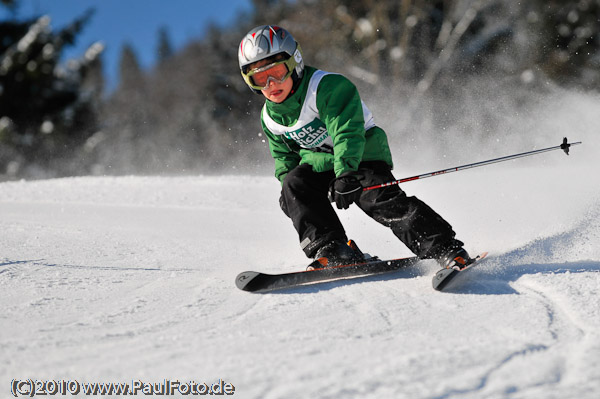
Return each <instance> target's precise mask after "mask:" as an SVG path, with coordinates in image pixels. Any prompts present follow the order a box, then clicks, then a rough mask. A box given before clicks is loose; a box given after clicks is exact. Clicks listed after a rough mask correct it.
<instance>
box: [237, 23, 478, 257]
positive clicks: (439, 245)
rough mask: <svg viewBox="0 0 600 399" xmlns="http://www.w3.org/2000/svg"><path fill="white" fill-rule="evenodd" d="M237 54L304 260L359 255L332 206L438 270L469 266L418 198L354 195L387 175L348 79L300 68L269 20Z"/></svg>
mask: <svg viewBox="0 0 600 399" xmlns="http://www.w3.org/2000/svg"><path fill="white" fill-rule="evenodd" d="M238 58H239V66H240V69H241V73H242V76H243V78H244V80H245V82H246V84H247V85H248V86H250V88H251V89H252V90H253V91H254V92H255V93H262V95H263V96H264V97H265V98H266V101H265V105H264V107H263V109H262V113H261V122H262V128H263V130H264V133H265V135H266V137H267V138H268V142H269V148H270V151H271V155H272V156H273V158H274V160H275V176H276V177H277V179H279V180H280V182H281V184H282V190H281V197H280V199H279V203H280V206H281V209H282V210H283V212H284V213H285V214H286V215H287V216H288V217H289V218H290V219H291V220H292V222H293V224H294V227H295V228H296V231H297V232H298V235H299V239H300V246H301V248H302V250H303V251H304V253H305V254H306V256H308V257H309V258H314V259H320V261H321V263H322V264H326V265H328V266H335V265H340V264H348V263H353V262H360V261H361V260H363V259H364V258H363V255H362V253H361V252H360V250H359V249H358V248H357V246H356V245H355V244H354V242H353V241H348V238H347V237H346V233H345V231H344V227H343V226H342V224H341V223H340V220H339V218H338V216H337V214H336V211H335V210H334V209H333V206H332V205H331V202H335V204H336V206H337V208H338V209H347V208H348V207H349V206H350V205H351V204H352V203H356V204H357V205H358V207H359V208H360V209H362V210H363V211H364V212H365V213H366V214H367V215H368V216H370V217H371V218H373V219H375V220H376V221H377V222H379V223H381V224H383V225H384V226H387V227H389V228H391V230H392V231H393V233H394V234H395V235H396V236H397V237H398V238H399V239H400V240H401V241H402V242H403V243H404V244H405V245H406V246H407V247H408V248H409V249H410V250H411V251H412V252H413V253H414V254H416V255H417V256H418V257H419V258H421V259H437V260H438V262H439V263H440V265H441V266H442V267H445V268H448V267H457V268H462V267H464V265H465V264H466V263H468V261H469V259H470V258H469V255H468V253H467V252H466V251H465V250H464V249H463V243H462V242H460V241H458V240H457V239H455V233H454V231H453V230H452V227H451V226H450V225H449V224H448V223H447V222H446V221H445V220H444V219H442V217H441V216H439V215H438V214H437V213H436V212H434V211H433V210H432V209H431V208H430V207H429V206H427V205H426V204H425V203H424V202H422V201H420V200H419V199H417V198H416V197H409V196H407V195H406V194H405V193H404V192H403V191H402V190H401V189H400V188H399V187H398V186H397V185H392V186H387V187H384V188H381V189H376V190H369V191H363V187H367V186H371V185H376V184H381V183H385V182H389V181H393V180H395V178H394V176H393V175H392V173H391V169H392V166H393V165H392V155H391V153H390V149H389V146H388V142H387V136H386V133H385V132H384V131H383V129H381V128H380V127H379V126H377V125H376V124H375V121H374V119H373V115H372V114H371V111H369V109H368V108H367V107H366V106H365V104H364V103H363V102H362V100H361V98H360V96H359V94H358V91H357V89H356V87H355V86H354V85H353V84H352V83H351V82H350V81H349V80H348V79H347V78H345V77H344V76H342V75H339V74H334V73H329V72H324V71H321V70H318V69H316V68H313V67H310V66H305V65H304V61H303V58H302V51H301V49H300V46H299V44H298V43H297V42H296V40H294V38H293V37H292V35H291V34H290V33H289V32H287V31H286V30H285V29H282V28H280V27H278V26H271V25H266V26H259V27H257V28H254V29H252V30H251V31H250V32H248V34H247V35H246V36H245V37H244V38H243V39H242V41H241V43H240V47H239V51H238ZM330 201H331V202H330Z"/></svg>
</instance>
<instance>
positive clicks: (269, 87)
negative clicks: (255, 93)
mask: <svg viewBox="0 0 600 399" xmlns="http://www.w3.org/2000/svg"><path fill="white" fill-rule="evenodd" d="M268 62H269V61H267V60H261V61H258V62H256V63H255V64H253V65H252V66H251V68H252V69H255V68H261V67H263V66H265V65H267V64H268ZM280 67H283V68H285V65H284V64H279V65H277V67H275V68H272V70H273V71H266V72H271V73H273V74H274V78H273V79H266V78H265V79H264V80H266V82H267V83H266V87H265V88H263V89H262V90H261V93H262V94H263V96H265V97H266V98H267V99H268V100H270V101H273V102H274V103H281V102H283V101H285V99H286V98H287V97H288V95H289V94H290V92H291V91H292V86H293V85H294V82H293V80H292V79H291V78H290V77H288V78H287V79H285V80H284V81H280V80H278V79H277V78H278V76H275V74H276V73H278V71H277V70H276V68H280ZM286 71H287V70H286ZM284 75H285V74H284Z"/></svg>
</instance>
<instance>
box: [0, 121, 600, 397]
mask: <svg viewBox="0 0 600 399" xmlns="http://www.w3.org/2000/svg"><path fill="white" fill-rule="evenodd" d="M572 136H573V137H570V138H572V139H577V140H582V141H583V145H581V146H577V147H573V149H572V150H571V155H570V156H569V157H566V156H565V155H564V154H563V153H562V152H560V151H555V152H551V153H548V154H543V155H538V156H535V157H532V158H531V159H528V160H517V161H511V162H507V163H504V164H499V165H493V166H489V167H484V168H479V169H473V170H468V171H464V172H460V173H454V174H450V175H446V176H442V177H436V178H431V179H426V180H423V181H419V182H411V183H408V184H406V185H404V186H403V188H404V189H405V191H407V193H409V194H410V195H416V196H418V197H419V198H421V199H423V200H424V201H425V202H427V203H428V204H429V205H431V206H432V207H433V208H434V209H436V210H437V211H438V212H439V213H441V214H442V215H443V216H444V217H445V218H446V219H447V220H449V221H450V222H451V223H452V224H453V226H454V228H455V230H456V231H457V232H458V237H459V238H460V239H462V240H463V241H464V242H465V243H466V248H467V249H468V250H469V251H470V252H471V253H477V252H483V251H489V252H490V255H489V258H488V259H487V260H486V261H485V263H482V264H481V265H480V266H478V267H477V268H475V269H473V270H472V272H470V273H469V274H468V275H466V276H465V279H464V280H463V282H462V284H461V285H460V286H457V287H456V288H455V289H454V290H453V291H452V292H449V293H440V292H436V291H434V290H433V289H432V288H431V278H432V276H433V274H434V273H435V271H436V268H437V267H436V265H435V262H433V261H424V262H422V263H421V264H420V265H419V266H418V267H416V268H414V269H413V270H405V271H401V272H398V273H396V274H393V275H386V276H377V277H370V278H366V279H360V280H344V281H341V282H331V283H326V284H324V285H320V286H312V287H302V288H298V289H294V290H290V291H286V292H283V293H272V294H250V293H246V292H242V291H240V290H238V289H237V288H236V287H235V285H234V279H235V276H236V275H237V274H238V273H239V272H241V271H244V270H263V271H267V272H284V271H291V270H296V269H298V268H301V267H302V266H303V265H305V264H306V263H307V259H306V258H304V255H303V253H302V252H301V251H300V249H299V246H298V243H297V237H296V235H295V232H294V230H293V227H292V226H291V223H289V221H288V220H287V219H286V217H285V216H284V215H283V213H282V212H281V211H280V210H279V207H278V197H279V189H280V187H279V184H278V182H277V181H276V180H275V179H274V178H272V177H255V176H221V177H215V176H183V177H80V178H64V179H53V180H43V181H17V182H5V183H0V209H1V215H2V217H1V218H0V228H1V229H2V232H3V233H2V234H1V235H0V302H1V303H2V311H1V312H0V322H1V325H2V328H1V329H0V353H1V354H2V357H1V360H0V396H2V397H9V392H10V385H11V380H12V379H29V378H31V379H40V380H60V379H67V380H77V381H79V382H105V381H106V382H131V381H132V380H142V381H144V382H162V381H163V380H165V379H173V380H180V381H191V380H194V381H197V382H207V383H208V384H211V383H213V382H215V381H218V380H219V379H221V380H223V381H226V382H228V383H231V384H233V386H235V394H234V395H233V396H234V397H239V398H265V399H271V398H301V397H314V398H410V399H414V398H432V399H433V398H440V399H441V398H461V399H465V398H466V399H468V398H477V399H480V398H542V397H543V398H596V397H598V394H599V393H600V299H599V296H598V293H599V292H600V245H599V244H598V242H599V238H600V184H598V183H600V178H599V177H598V172H600V170H599V169H600V168H599V167H598V161H597V153H598V142H599V139H598V138H595V137H594V134H593V132H589V133H587V134H586V133H585V132H579V131H578V132H576V134H572ZM576 136H578V137H576ZM560 140H562V137H554V141H556V143H554V142H553V141H552V142H547V146H552V145H557V144H559V142H560ZM522 150H523V151H525V150H528V148H523V149H522ZM494 155H496V156H502V155H508V154H506V153H503V152H500V153H498V152H496V154H494ZM478 160H483V159H479V158H474V159H472V161H478ZM445 166H454V165H452V164H446V165H445ZM398 169H399V168H398V167H397V170H396V175H397V177H398V178H400V177H407V176H406V175H405V174H404V173H402V170H398ZM429 169H430V168H427V167H426V165H425V164H423V167H422V169H420V170H418V171H416V172H417V173H418V172H427V171H429ZM340 216H341V218H342V220H343V223H344V224H345V225H346V226H347V230H348V234H349V236H350V237H352V238H354V239H355V240H356V241H357V242H358V244H359V246H360V247H361V248H362V249H363V250H365V251H366V252H370V253H373V254H377V255H380V256H382V257H399V256H405V255H409V252H408V250H407V249H406V248H405V247H404V246H403V245H402V244H401V243H400V242H399V241H397V239H396V238H395V237H394V236H393V235H392V234H391V232H390V231H389V230H388V229H386V228H384V227H381V226H379V225H377V224H376V223H375V222H374V221H372V220H371V219H369V218H368V217H366V216H365V215H364V214H362V213H361V212H360V211H359V210H357V209H355V208H351V209H350V210H348V211H345V212H340ZM74 397H84V395H83V394H80V395H78V396H74ZM106 397H108V396H106ZM115 397H116V396H115ZM154 397H157V396H154ZM175 397H176V396H175ZM181 397H183V396H181Z"/></svg>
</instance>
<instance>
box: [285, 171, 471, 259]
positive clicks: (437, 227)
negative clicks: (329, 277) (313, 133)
mask: <svg viewBox="0 0 600 399" xmlns="http://www.w3.org/2000/svg"><path fill="white" fill-rule="evenodd" d="M356 175H357V176H358V177H359V179H360V182H361V184H362V186H363V187H368V186H373V185H376V184H381V183H386V182H390V181H394V180H396V179H395V178H394V176H393V175H392V173H391V171H390V167H389V166H388V165H387V164H386V163H385V162H380V161H369V162H363V163H361V164H360V167H359V170H358V171H357V172H356ZM334 179H335V173H334V172H333V171H327V172H314V171H313V170H312V166H311V165H308V164H304V165H300V166H297V167H296V168H294V169H292V170H291V171H290V172H289V173H288V175H287V176H286V177H285V179H284V180H283V186H282V190H281V198H280V205H281V209H282V210H283V212H284V213H285V214H286V215H287V216H288V217H289V218H290V219H292V222H293V224H294V227H295V228H296V231H297V232H298V235H299V237H300V246H301V247H302V250H303V251H304V253H305V254H306V256H308V257H309V258H312V257H313V256H314V255H315V253H316V252H317V250H318V249H319V248H320V247H321V246H323V245H324V244H326V243H327V242H329V241H332V240H335V239H341V240H344V241H347V239H348V238H347V237H346V233H345V231H344V227H343V226H342V224H341V222H340V219H339V218H338V216H337V213H336V211H335V210H334V209H333V206H332V204H331V203H330V202H329V200H328V198H327V193H328V190H329V186H330V184H331V182H332V181H333V180H334ZM357 205H358V206H359V207H360V209H362V210H363V211H364V212H365V213H366V214H367V215H369V216H370V217H371V218H373V219H375V220H376V221H377V222H379V223H381V224H383V225H384V226H387V227H389V228H391V230H392V231H393V233H394V234H395V235H396V237H398V238H399V239H400V241H402V242H403V243H404V244H405V245H406V246H407V247H408V248H409V249H410V250H411V251H412V252H413V253H414V254H415V255H417V256H418V257H419V258H422V259H427V258H434V259H435V258H438V257H440V256H441V255H442V254H444V253H445V252H446V251H447V250H448V249H451V248H456V247H461V246H462V245H463V244H462V242H460V241H458V240H456V239H455V238H454V237H455V233H454V231H453V230H452V227H451V226H450V224H448V222H446V221H445V220H444V219H442V217H441V216H440V215H438V214H437V213H436V212H435V211H434V210H433V209H431V208H430V207H429V206H428V205H426V204H425V203H424V202H423V201H421V200H419V199H417V198H416V197H409V196H407V195H406V194H405V193H404V191H402V190H401V189H400V187H398V186H397V185H393V186H388V187H383V188H380V189H375V190H369V191H365V192H363V194H362V196H361V197H360V200H359V202H358V203H357Z"/></svg>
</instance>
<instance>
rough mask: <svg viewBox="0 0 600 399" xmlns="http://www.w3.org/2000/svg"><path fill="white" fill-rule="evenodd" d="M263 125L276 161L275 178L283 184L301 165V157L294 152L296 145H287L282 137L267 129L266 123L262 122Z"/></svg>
mask: <svg viewBox="0 0 600 399" xmlns="http://www.w3.org/2000/svg"><path fill="white" fill-rule="evenodd" d="M261 124H262V128H263V131H264V133H265V135H266V136H267V139H268V141H269V150H270V151H271V156H272V157H273V159H274V160H275V177H276V178H277V179H278V180H279V181H280V182H282V183H283V179H285V176H287V174H288V173H289V172H290V170H292V169H294V168H295V167H296V166H298V165H299V164H300V155H298V152H297V151H294V150H293V149H292V147H291V146H293V145H294V143H286V142H285V141H284V138H283V137H282V136H278V135H275V134H273V133H271V132H270V131H269V129H267V126H265V123H264V122H263V121H262V118H261Z"/></svg>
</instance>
